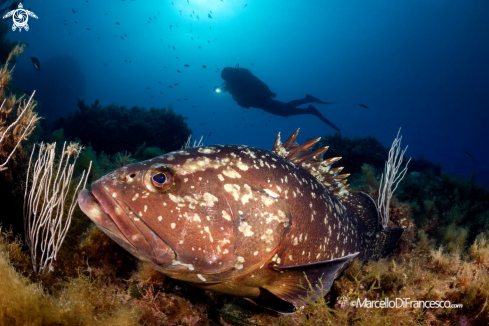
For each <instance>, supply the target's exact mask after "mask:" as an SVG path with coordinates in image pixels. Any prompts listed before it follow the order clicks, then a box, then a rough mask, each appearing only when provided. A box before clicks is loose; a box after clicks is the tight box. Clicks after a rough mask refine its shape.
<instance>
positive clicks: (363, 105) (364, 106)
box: [358, 103, 370, 109]
mask: <svg viewBox="0 0 489 326" xmlns="http://www.w3.org/2000/svg"><path fill="white" fill-rule="evenodd" d="M358 106H360V107H362V108H365V109H370V108H369V107H368V106H366V105H365V104H361V103H360V104H358Z"/></svg>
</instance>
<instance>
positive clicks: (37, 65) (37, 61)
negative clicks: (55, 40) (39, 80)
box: [31, 57, 41, 71]
mask: <svg viewBox="0 0 489 326" xmlns="http://www.w3.org/2000/svg"><path fill="white" fill-rule="evenodd" d="M31 61H32V64H33V65H34V68H35V69H36V70H37V71H40V70H41V63H40V62H39V60H38V59H37V58H36V57H31Z"/></svg>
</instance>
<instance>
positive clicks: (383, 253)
mask: <svg viewBox="0 0 489 326" xmlns="http://www.w3.org/2000/svg"><path fill="white" fill-rule="evenodd" d="M403 233H404V228H389V229H385V230H380V231H377V232H375V234H374V235H373V236H371V237H367V238H366V239H365V244H366V245H365V249H366V250H365V254H364V257H365V258H366V259H373V260H378V259H381V258H385V257H387V256H389V255H390V254H392V252H393V251H394V249H396V247H397V242H398V241H399V239H400V238H401V236H402V234H403Z"/></svg>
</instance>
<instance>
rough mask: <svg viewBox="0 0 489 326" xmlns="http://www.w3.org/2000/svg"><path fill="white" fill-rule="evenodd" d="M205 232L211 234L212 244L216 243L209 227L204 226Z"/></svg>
mask: <svg viewBox="0 0 489 326" xmlns="http://www.w3.org/2000/svg"><path fill="white" fill-rule="evenodd" d="M204 231H205V232H207V233H209V240H211V242H214V239H213V238H212V235H211V231H209V227H208V226H204Z"/></svg>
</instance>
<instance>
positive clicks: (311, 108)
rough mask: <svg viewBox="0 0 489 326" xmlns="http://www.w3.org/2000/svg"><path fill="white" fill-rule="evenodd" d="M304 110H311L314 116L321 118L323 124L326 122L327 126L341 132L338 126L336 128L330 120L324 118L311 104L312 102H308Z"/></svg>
mask: <svg viewBox="0 0 489 326" xmlns="http://www.w3.org/2000/svg"><path fill="white" fill-rule="evenodd" d="M306 110H309V111H310V112H311V114H314V115H315V116H316V117H318V118H319V119H321V121H322V122H324V123H325V124H327V125H328V126H330V127H331V128H333V129H334V130H336V131H339V132H341V130H340V128H338V127H337V126H336V125H335V124H334V123H332V122H331V121H329V120H328V119H326V118H325V117H324V116H323V115H322V114H321V112H319V111H318V109H316V108H315V107H314V106H312V104H309V106H308V107H307V109H306Z"/></svg>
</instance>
